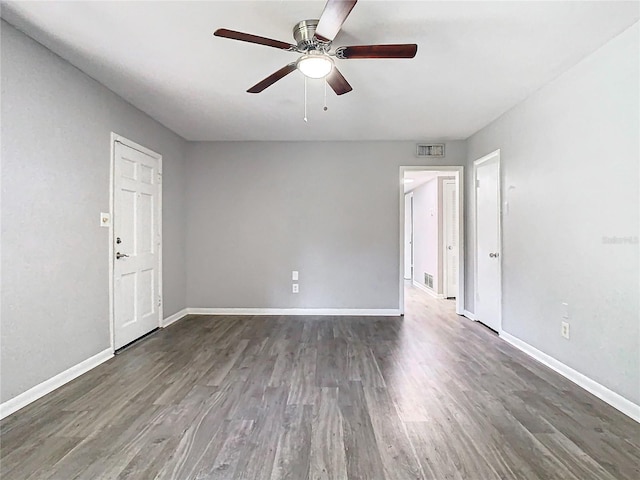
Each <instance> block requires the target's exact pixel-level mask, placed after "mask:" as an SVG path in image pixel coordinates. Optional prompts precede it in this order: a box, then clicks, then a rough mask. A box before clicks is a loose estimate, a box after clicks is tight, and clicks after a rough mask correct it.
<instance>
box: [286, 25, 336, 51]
mask: <svg viewBox="0 0 640 480" xmlns="http://www.w3.org/2000/svg"><path fill="white" fill-rule="evenodd" d="M318 21H319V20H302V21H301V22H298V23H297V24H296V26H295V27H293V38H294V40H295V41H296V44H297V46H298V49H299V50H302V51H309V50H321V51H326V50H328V49H329V46H330V45H331V42H328V43H324V42H320V41H318V39H317V38H315V33H316V27H317V26H318Z"/></svg>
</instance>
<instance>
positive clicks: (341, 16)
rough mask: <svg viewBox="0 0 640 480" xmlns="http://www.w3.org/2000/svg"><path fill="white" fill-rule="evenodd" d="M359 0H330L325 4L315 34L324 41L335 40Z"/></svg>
mask: <svg viewBox="0 0 640 480" xmlns="http://www.w3.org/2000/svg"><path fill="white" fill-rule="evenodd" d="M357 1H358V0H329V1H328V2H327V4H326V5H325V6H324V10H323V11H322V15H320V21H319V22H318V26H317V27H316V33H315V36H316V38H317V39H319V40H322V41H324V42H330V41H331V40H333V39H334V38H335V37H336V35H337V34H338V32H339V31H340V28H341V27H342V24H343V23H344V21H345V20H346V19H347V17H348V16H349V13H351V10H353V7H354V6H355V4H356V3H357Z"/></svg>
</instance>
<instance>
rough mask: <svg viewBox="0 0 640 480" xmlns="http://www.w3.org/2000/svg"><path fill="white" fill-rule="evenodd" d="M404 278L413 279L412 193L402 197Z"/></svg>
mask: <svg viewBox="0 0 640 480" xmlns="http://www.w3.org/2000/svg"><path fill="white" fill-rule="evenodd" d="M404 278H405V280H411V279H413V193H407V194H406V195H405V196H404Z"/></svg>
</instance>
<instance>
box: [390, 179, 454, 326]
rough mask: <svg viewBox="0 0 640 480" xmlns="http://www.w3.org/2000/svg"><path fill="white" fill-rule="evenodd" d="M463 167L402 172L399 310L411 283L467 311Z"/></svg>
mask: <svg viewBox="0 0 640 480" xmlns="http://www.w3.org/2000/svg"><path fill="white" fill-rule="evenodd" d="M462 180H463V167H462V166H455V167H451V166H447V167H444V166H443V167H439V166H418V167H401V168H400V183H401V185H400V196H401V201H400V208H401V214H400V222H401V225H400V235H401V239H400V247H401V248H400V250H401V252H400V272H401V274H400V309H401V311H402V312H404V293H405V292H404V289H405V287H406V286H407V285H408V286H410V287H412V288H416V289H419V290H421V291H423V292H424V293H426V294H429V295H431V296H432V297H435V298H438V299H443V300H444V299H449V301H452V302H455V305H456V309H455V310H456V313H458V314H460V315H462V314H463V312H464V268H463V265H464V263H463V262H464V230H463V222H462V219H463V215H462V211H463V192H462V183H463V182H462Z"/></svg>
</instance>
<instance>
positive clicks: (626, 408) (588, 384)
mask: <svg viewBox="0 0 640 480" xmlns="http://www.w3.org/2000/svg"><path fill="white" fill-rule="evenodd" d="M500 338H502V339H503V340H504V341H506V342H507V343H510V344H511V345H513V346H514V347H516V348H517V349H518V350H521V351H523V352H524V353H526V354H527V355H529V356H530V357H533V358H534V359H536V360H537V361H539V362H540V363H542V364H543V365H546V366H547V367H549V368H550V369H551V370H554V371H556V372H558V373H559V374H560V375H562V376H563V377H565V378H567V379H568V380H571V381H572V382H573V383H575V384H576V385H578V386H579V387H582V388H584V389H585V390H586V391H587V392H589V393H591V394H593V395H595V396H596V397H598V398H599V399H600V400H602V401H604V402H606V403H608V404H609V405H611V406H612V407H613V408H615V409H617V410H619V411H621V412H622V413H624V414H625V415H627V416H628V417H630V418H632V419H634V420H635V421H636V422H639V423H640V405H636V404H635V403H633V402H632V401H631V400H627V399H626V398H624V397H623V396H622V395H619V394H617V393H616V392H614V391H612V390H609V389H608V388H607V387H605V386H604V385H602V384H600V383H598V382H596V381H595V380H592V379H590V378H589V377H587V376H586V375H583V374H582V373H580V372H578V371H576V370H574V369H573V368H571V367H569V366H567V365H565V364H564V363H562V362H561V361H559V360H556V359H555V358H553V357H552V356H550V355H547V354H546V353H544V352H541V351H540V350H538V349H537V348H535V347H532V346H531V345H529V344H528V343H526V342H524V341H522V340H520V339H519V338H517V337H514V336H513V335H511V334H509V333H507V332H505V331H502V332H500Z"/></svg>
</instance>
